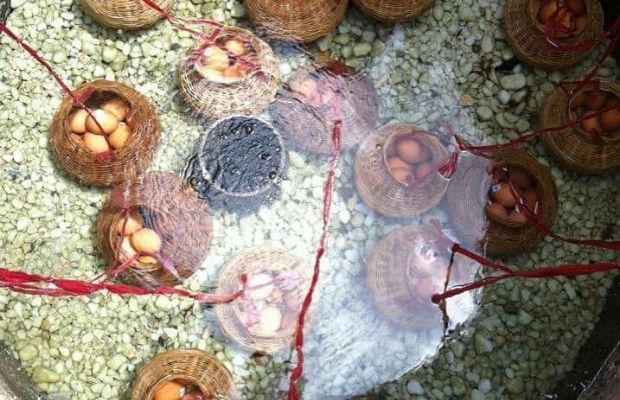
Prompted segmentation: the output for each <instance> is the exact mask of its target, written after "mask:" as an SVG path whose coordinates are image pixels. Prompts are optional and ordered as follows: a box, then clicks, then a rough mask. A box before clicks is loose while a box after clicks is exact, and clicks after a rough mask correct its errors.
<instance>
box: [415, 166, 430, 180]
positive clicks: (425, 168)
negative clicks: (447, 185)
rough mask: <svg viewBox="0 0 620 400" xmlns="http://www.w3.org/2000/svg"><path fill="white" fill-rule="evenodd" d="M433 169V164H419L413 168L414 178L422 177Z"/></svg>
mask: <svg viewBox="0 0 620 400" xmlns="http://www.w3.org/2000/svg"><path fill="white" fill-rule="evenodd" d="M433 171H435V167H433V164H431V163H429V162H425V163H423V164H419V165H418V167H417V168H416V170H415V177H416V179H424V178H426V177H427V176H429V175H430V174H432V173H433Z"/></svg>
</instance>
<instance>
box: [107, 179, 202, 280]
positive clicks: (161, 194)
mask: <svg viewBox="0 0 620 400" xmlns="http://www.w3.org/2000/svg"><path fill="white" fill-rule="evenodd" d="M119 203H125V204H126V205H127V206H128V208H129V210H130V212H131V215H132V216H135V217H137V218H139V219H140V220H141V222H142V226H145V227H148V228H150V229H153V230H154V231H155V232H157V233H158V235H159V236H160V237H161V239H162V249H161V251H160V254H161V256H162V257H165V258H166V259H168V260H170V262H171V264H172V265H173V266H174V268H175V269H176V271H177V273H178V275H179V276H178V277H175V276H173V275H172V274H170V273H169V272H167V271H166V270H165V269H164V268H163V267H162V265H161V264H160V263H156V264H145V263H142V262H139V261H136V262H135V263H134V264H133V265H132V266H131V267H129V269H127V271H126V272H125V273H124V274H122V275H121V278H122V279H123V280H124V281H127V282H129V283H137V284H139V285H142V286H147V287H157V286H174V285H177V284H180V283H182V280H184V279H186V278H188V277H190V276H191V275H193V274H194V272H195V271H196V270H197V269H198V268H200V266H201V265H202V263H203V261H204V259H205V257H206V256H207V253H208V251H209V247H210V244H211V239H212V237H213V223H212V218H211V214H210V212H209V209H208V208H207V206H206V205H205V204H204V203H203V202H202V201H200V200H199V199H198V197H197V196H196V194H195V193H194V192H193V191H192V190H191V188H189V187H187V186H186V185H185V184H184V183H183V181H182V180H181V179H180V178H179V177H177V176H176V175H174V174H172V173H169V172H153V173H148V174H145V175H142V176H140V177H139V178H137V179H135V180H133V181H131V182H126V183H124V184H122V185H120V186H118V187H117V188H115V189H114V191H112V193H111V194H110V196H109V198H108V200H107V201H106V203H105V204H104V206H103V209H102V210H101V212H100V213H99V217H98V221H97V239H98V243H99V248H100V250H101V253H102V254H103V256H104V258H105V259H106V261H107V262H108V263H110V264H112V263H114V262H115V261H116V262H119V263H120V262H122V261H125V258H121V260H116V249H117V244H118V240H119V238H120V236H119V235H118V234H117V227H118V224H119V223H122V221H123V219H124V217H123V214H122V211H121V207H120V206H119ZM178 278H181V279H178Z"/></svg>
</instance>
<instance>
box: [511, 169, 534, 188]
mask: <svg viewBox="0 0 620 400" xmlns="http://www.w3.org/2000/svg"><path fill="white" fill-rule="evenodd" d="M509 173H510V180H511V181H512V183H514V184H515V185H517V186H518V187H520V188H521V189H528V188H531V187H532V186H534V180H533V179H532V176H531V175H530V174H529V173H528V172H527V171H525V170H523V169H521V168H518V167H513V168H510V170H509Z"/></svg>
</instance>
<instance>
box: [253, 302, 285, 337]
mask: <svg viewBox="0 0 620 400" xmlns="http://www.w3.org/2000/svg"><path fill="white" fill-rule="evenodd" d="M281 325H282V313H281V312H280V310H278V308H277V307H271V306H268V307H265V308H264V309H263V311H262V312H261V315H260V322H259V323H258V327H259V330H260V331H261V332H262V333H265V334H272V333H276V332H277V331H279V330H280V326H281Z"/></svg>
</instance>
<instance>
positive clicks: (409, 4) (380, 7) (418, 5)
mask: <svg viewBox="0 0 620 400" xmlns="http://www.w3.org/2000/svg"><path fill="white" fill-rule="evenodd" d="M353 3H355V5H356V6H357V7H358V8H359V9H360V10H361V11H362V12H363V13H364V14H366V15H368V16H370V17H372V18H375V19H378V20H379V21H382V22H387V23H400V22H406V21H409V20H412V19H414V18H417V17H419V16H420V15H422V14H424V13H425V12H427V11H428V10H429V9H430V8H431V7H432V6H433V4H435V0H353Z"/></svg>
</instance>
